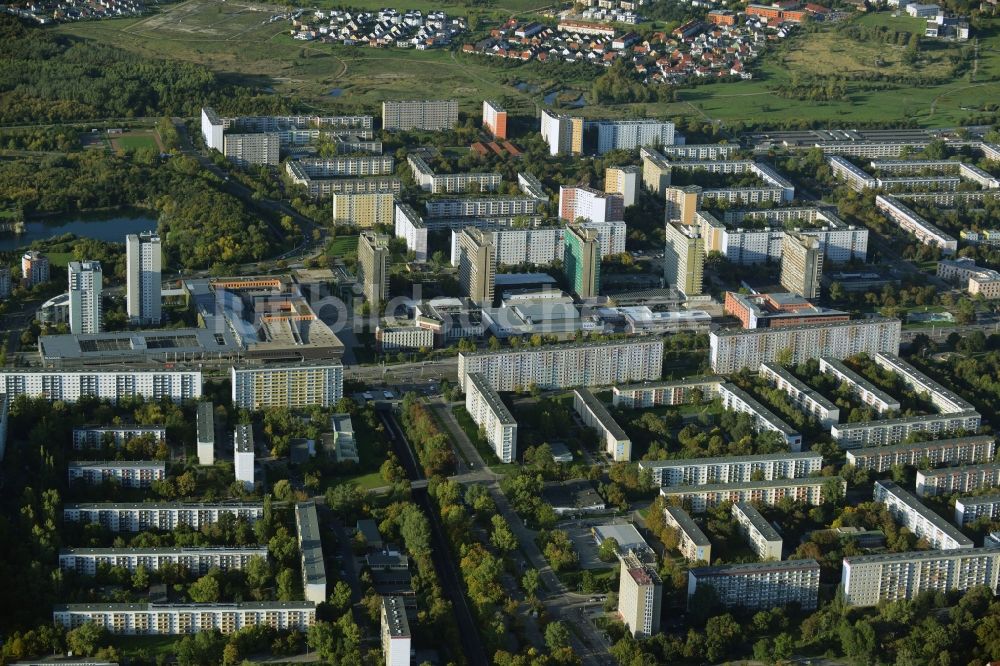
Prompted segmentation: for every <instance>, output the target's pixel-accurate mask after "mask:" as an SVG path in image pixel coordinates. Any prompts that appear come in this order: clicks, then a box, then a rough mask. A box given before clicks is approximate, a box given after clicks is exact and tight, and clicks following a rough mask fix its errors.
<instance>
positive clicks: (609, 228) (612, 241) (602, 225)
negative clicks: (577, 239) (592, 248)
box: [572, 220, 628, 259]
mask: <svg viewBox="0 0 1000 666" xmlns="http://www.w3.org/2000/svg"><path fill="white" fill-rule="evenodd" d="M572 226H573V227H575V228H578V229H589V230H591V231H595V232H597V242H598V245H599V246H600V248H601V258H602V259H606V258H607V257H610V256H613V255H617V254H621V253H622V252H624V251H625V237H626V236H627V235H628V227H627V226H626V225H625V222H624V221H623V220H605V221H604V222H597V221H591V222H584V223H583V224H574V225H572Z"/></svg>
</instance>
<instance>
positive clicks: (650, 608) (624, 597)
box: [618, 551, 663, 638]
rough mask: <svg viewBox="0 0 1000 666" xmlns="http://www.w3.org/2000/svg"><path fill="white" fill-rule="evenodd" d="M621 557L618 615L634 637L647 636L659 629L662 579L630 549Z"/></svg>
mask: <svg viewBox="0 0 1000 666" xmlns="http://www.w3.org/2000/svg"><path fill="white" fill-rule="evenodd" d="M619 559H620V560H621V565H622V567H621V575H620V576H619V580H618V615H619V616H620V617H621V619H622V622H623V623H625V626H626V627H628V630H629V632H630V633H631V634H632V635H633V636H638V637H643V638H648V637H649V636H652V635H653V634H655V633H656V632H657V631H659V630H660V614H661V609H662V606H663V582H662V581H661V580H660V576H659V574H657V572H656V569H655V567H652V566H649V565H648V564H645V563H643V562H642V561H641V560H640V559H639V558H638V557H637V556H636V555H635V554H634V553H633V552H631V551H629V552H628V553H626V554H625V555H624V556H619Z"/></svg>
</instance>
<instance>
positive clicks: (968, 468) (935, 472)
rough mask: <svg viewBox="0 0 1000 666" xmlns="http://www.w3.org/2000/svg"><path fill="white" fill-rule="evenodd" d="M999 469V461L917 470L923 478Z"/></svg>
mask: <svg viewBox="0 0 1000 666" xmlns="http://www.w3.org/2000/svg"><path fill="white" fill-rule="evenodd" d="M998 470H1000V463H982V464H978V465H959V466H957V467H937V468H935V469H921V470H917V474H921V475H923V476H924V478H927V477H935V476H951V475H952V474H967V473H969V472H986V471H989V472H995V471H998Z"/></svg>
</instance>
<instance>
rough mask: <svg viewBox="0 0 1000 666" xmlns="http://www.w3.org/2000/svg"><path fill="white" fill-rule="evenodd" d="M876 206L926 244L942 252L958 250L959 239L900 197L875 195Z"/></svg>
mask: <svg viewBox="0 0 1000 666" xmlns="http://www.w3.org/2000/svg"><path fill="white" fill-rule="evenodd" d="M875 207H876V208H877V209H878V210H879V211H880V212H881V213H882V214H883V215H885V216H886V217H888V218H889V219H890V220H892V221H893V222H895V223H896V224H898V225H899V226H900V228H901V229H903V230H904V231H908V232H910V233H911V234H913V235H914V236H916V237H917V240H919V241H920V242H921V243H923V244H924V245H933V246H936V247H939V248H941V253H942V254H946V255H948V254H954V253H955V252H957V251H958V241H957V240H955V239H954V238H953V237H952V236H949V235H948V234H946V233H945V232H943V231H941V230H940V229H939V228H937V227H936V226H934V225H933V224H931V223H930V222H928V221H927V220H925V219H924V218H922V217H920V216H919V215H917V214H916V213H915V212H913V211H912V210H911V209H910V208H908V207H907V206H905V205H903V203H902V202H900V201H899V199H898V198H896V197H894V196H891V195H888V194H880V195H878V196H877V197H875Z"/></svg>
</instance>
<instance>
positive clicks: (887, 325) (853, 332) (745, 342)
mask: <svg viewBox="0 0 1000 666" xmlns="http://www.w3.org/2000/svg"><path fill="white" fill-rule="evenodd" d="M901 327H902V322H900V321H899V320H898V319H882V318H874V319H857V320H853V321H842V322H835V323H830V324H805V325H802V326H782V327H780V328H758V329H726V330H721V331H713V332H712V333H710V334H709V358H710V361H711V364H712V370H713V371H715V372H718V373H720V374H732V373H734V372H737V371H738V370H742V369H743V368H751V369H754V370H755V369H757V368H759V367H760V364H761V363H770V362H774V361H777V360H778V358H779V357H780V356H782V355H784V354H785V353H788V352H790V353H791V358H789V359H788V361H789V362H791V363H795V364H798V363H802V362H803V361H808V360H809V359H813V358H819V357H821V356H827V357H831V358H837V359H844V358H847V357H848V356H855V355H857V354H861V353H866V354H868V355H870V356H874V355H875V354H876V353H878V352H888V353H891V354H895V353H897V352H898V351H899V337H900V331H901Z"/></svg>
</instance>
